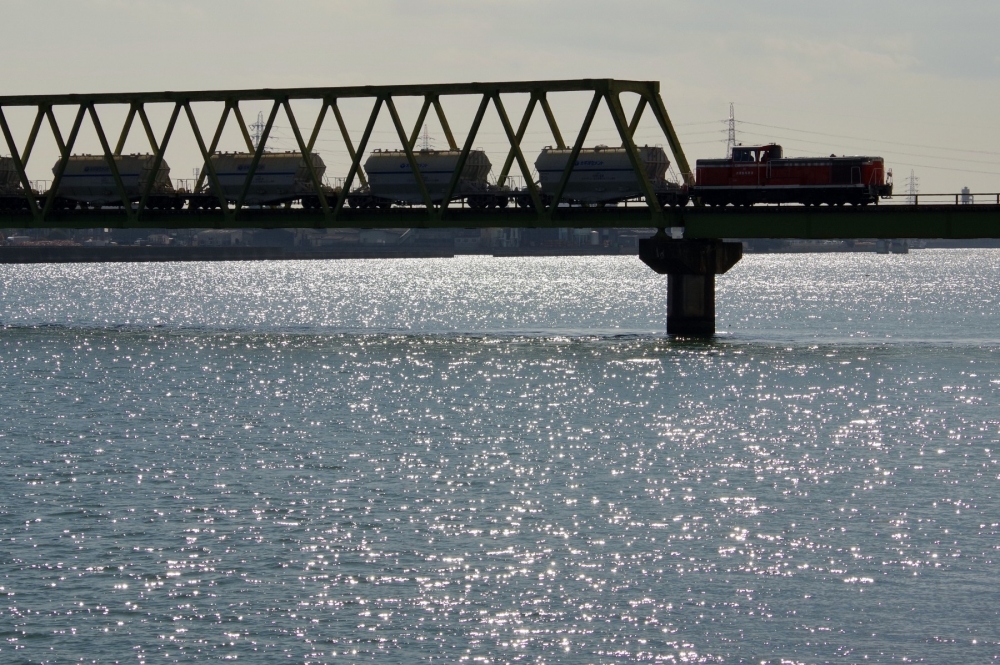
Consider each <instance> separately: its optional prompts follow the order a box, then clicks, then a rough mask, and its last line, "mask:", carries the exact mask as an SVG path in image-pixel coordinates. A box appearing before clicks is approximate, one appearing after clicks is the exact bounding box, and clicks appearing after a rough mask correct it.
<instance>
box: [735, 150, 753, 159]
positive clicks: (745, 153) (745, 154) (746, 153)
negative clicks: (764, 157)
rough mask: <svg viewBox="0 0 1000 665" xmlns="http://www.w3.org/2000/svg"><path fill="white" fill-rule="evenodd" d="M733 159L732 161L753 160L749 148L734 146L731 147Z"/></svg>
mask: <svg viewBox="0 0 1000 665" xmlns="http://www.w3.org/2000/svg"><path fill="white" fill-rule="evenodd" d="M733 161H734V162H752V161H754V158H753V154H752V153H751V152H750V149H749V148H734V149H733Z"/></svg>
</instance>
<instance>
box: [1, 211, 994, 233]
mask: <svg viewBox="0 0 1000 665" xmlns="http://www.w3.org/2000/svg"><path fill="white" fill-rule="evenodd" d="M677 226H683V227H685V233H684V235H685V237H687V238H804V239H829V238H954V239H963V238H1000V206H997V205H992V204H976V205H925V204H924V205H915V206H914V205H882V206H869V207H865V208H861V207H844V208H836V207H819V208H809V207H804V206H781V207H776V206H756V207H751V208H726V209H718V208H698V207H694V206H688V207H686V208H682V209H668V210H664V211H663V212H659V213H655V212H653V211H651V210H650V209H649V208H648V207H646V206H645V205H643V204H637V205H634V206H629V207H607V208H566V207H564V208H560V209H558V210H556V211H555V212H554V213H553V214H552V215H551V217H550V216H548V215H546V216H539V215H538V214H537V213H536V212H535V211H534V210H523V209H519V208H513V207H512V208H507V209H502V210H489V211H481V210H470V209H468V208H464V209H463V208H454V209H449V210H446V211H442V212H440V213H438V212H435V214H434V215H433V216H430V215H428V214H427V211H426V210H425V209H423V208H393V209H389V210H351V209H344V210H343V211H341V213H340V214H339V215H338V216H337V217H336V219H333V220H331V219H330V218H329V217H328V216H324V215H323V213H322V212H318V211H309V210H303V209H290V210H289V209H279V210H272V209H244V210H241V211H240V212H239V214H238V215H235V216H234V215H228V216H223V215H222V214H220V213H219V212H218V211H215V212H207V211H187V210H182V211H158V210H148V211H145V212H144V214H143V216H142V217H141V218H140V219H136V218H134V217H133V218H129V217H127V216H126V215H125V214H124V212H122V211H121V210H114V209H106V210H76V211H72V212H58V211H54V212H52V213H51V214H50V215H49V217H48V218H46V219H45V220H44V221H38V220H37V219H36V218H33V217H32V216H31V215H29V214H26V213H25V214H12V213H9V212H7V213H2V214H0V227H6V228H162V229H185V228H217V229H218V228H317V229H322V228H366V229H377V228H470V229H471V228H489V227H510V228H542V227H550V228H552V227H572V228H635V227H677Z"/></svg>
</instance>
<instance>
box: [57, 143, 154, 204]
mask: <svg viewBox="0 0 1000 665" xmlns="http://www.w3.org/2000/svg"><path fill="white" fill-rule="evenodd" d="M154 161H155V157H154V156H153V155H149V154H145V155H116V156H115V167H116V168H117V169H118V176H119V177H120V178H121V181H122V185H123V187H124V189H125V195H126V196H127V197H128V199H129V201H132V202H135V201H138V200H139V199H140V198H141V197H142V194H143V192H144V191H145V189H146V184H147V183H148V182H149V180H150V178H152V177H153V162H154ZM58 168H59V162H56V164H55V166H53V167H52V173H53V175H55V173H56V171H57V170H58ZM150 193H151V194H152V195H153V196H152V197H151V198H150V200H149V201H148V203H149V205H150V207H154V208H155V207H167V206H168V204H169V205H170V206H172V205H174V199H173V194H174V186H173V184H172V183H171V182H170V167H169V166H167V163H166V162H165V161H162V162H160V168H159V170H158V171H157V173H156V176H155V181H154V183H153V188H152V189H151V190H150ZM56 196H57V197H59V198H60V199H62V200H63V201H64V202H70V203H80V204H83V205H88V204H89V205H94V206H102V205H112V206H120V205H121V204H122V197H121V194H120V193H119V192H118V187H117V186H116V185H115V178H114V176H113V175H112V173H111V166H110V165H109V164H108V162H107V160H106V159H105V158H104V156H103V155H70V158H69V161H68V162H67V163H66V169H65V170H64V171H63V175H62V180H60V182H59V189H58V191H57V192H56Z"/></svg>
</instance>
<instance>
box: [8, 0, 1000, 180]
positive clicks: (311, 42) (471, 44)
mask: <svg viewBox="0 0 1000 665" xmlns="http://www.w3.org/2000/svg"><path fill="white" fill-rule="evenodd" d="M0 9H2V11H3V16H4V27H5V30H4V50H5V52H6V53H7V54H8V59H7V66H6V67H5V68H4V74H3V79H2V80H3V87H2V91H0V94H25V93H65V92H96V91H102V92H104V91H108V92H111V91H134V90H165V89H172V90H183V89H226V88H254V87H295V86H337V85H354V84H391V83H437V82H459V81H474V80H478V81H490V80H527V79H550V78H584V77H589V78H594V77H614V78H627V79H653V80H658V81H660V82H662V94H663V98H664V101H665V102H666V105H667V108H668V110H669V112H670V114H671V116H672V119H673V121H674V123H675V124H676V126H677V129H678V132H679V134H680V137H681V141H682V143H683V144H684V146H685V150H686V152H687V156H688V158H689V159H690V160H691V161H692V162H693V161H694V160H695V159H697V158H699V157H716V156H722V155H723V154H724V151H725V144H724V141H725V134H724V130H725V125H724V124H723V123H722V122H721V121H722V120H723V119H724V118H725V117H726V116H727V115H728V112H729V102H734V103H735V105H736V116H737V119H738V120H740V121H741V122H740V124H739V126H738V129H739V138H740V139H741V140H742V141H743V142H746V143H753V142H764V141H770V140H773V141H777V142H780V143H782V144H783V145H784V146H785V149H786V154H788V155H807V154H830V153H832V152H836V153H838V154H841V153H845V154H876V155H882V156H884V157H885V158H886V160H887V163H888V165H889V166H891V167H893V168H894V170H895V174H896V182H897V191H899V189H900V188H901V186H902V181H903V180H904V178H905V176H908V175H909V173H910V170H911V169H913V170H914V171H915V172H916V174H917V176H919V178H920V188H921V191H923V192H931V191H955V190H957V189H958V188H960V187H961V186H963V185H969V186H970V187H972V188H973V189H974V190H978V191H988V192H997V191H1000V129H998V110H1000V108H998V107H1000V104H998V102H1000V85H998V83H1000V45H998V44H1000V40H998V39H997V34H998V31H1000V3H997V2H995V0H994V1H992V2H987V1H968V2H961V1H957V2H950V3H947V4H946V3H941V2H924V1H914V0H910V1H909V2H902V1H888V2H871V1H870V0H869V1H866V2H855V1H844V0H841V1H840V2H824V3H819V2H802V0H798V1H795V2H791V1H785V0H754V1H753V2H748V1H747V0H742V1H737V0H718V1H715V2H712V1H709V0H701V1H699V2H694V1H690V2H689V1H682V2H667V1H659V2H657V1H652V0H617V1H615V2H610V1H607V0H605V1H603V2H597V1H595V0H572V1H570V0H550V1H545V0H535V1H534V2H525V1H522V0H503V1H502V2H501V1H498V0H497V1H494V0H466V1H465V2H458V1H454V0H428V1H424V2H420V1H417V0H407V1H404V0H365V1H363V2H350V3H348V2H338V1H336V0H325V1H320V0H281V1H280V2H279V1H277V0H271V1H267V2H265V1H261V0H240V1H235V0H200V1H198V2H194V1H191V0H170V1H169V2H167V1H165V0H30V1H14V0H0ZM519 105H523V102H520V103H519ZM516 106H517V104H514V102H512V105H511V109H509V110H510V111H511V114H512V115H519V109H517V108H516ZM260 108H263V107H260ZM451 108H454V111H453V112H454V113H455V114H456V118H455V120H454V122H453V124H454V125H455V129H456V131H462V130H464V129H465V127H467V124H468V118H469V117H471V109H470V108H469V105H468V104H467V103H461V102H455V103H453V104H452V107H451ZM257 110H259V109H258V107H252V108H251V107H250V106H248V108H247V109H246V110H245V112H246V114H247V115H248V116H252V117H256V112H257ZM401 110H402V111H403V113H404V115H406V116H408V117H410V118H412V117H413V116H414V115H415V109H414V108H412V106H411V105H406V104H403V105H401ZM556 110H557V113H559V114H560V120H561V122H562V124H563V131H564V134H566V135H567V136H569V135H573V134H575V130H576V129H577V126H578V123H579V118H580V117H581V116H582V115H583V113H584V111H585V110H586V100H580V99H566V100H562V101H561V102H557V103H556ZM296 112H297V113H299V109H298V108H296ZM301 113H302V115H303V116H304V117H301V118H300V122H301V123H303V124H311V122H312V120H313V118H314V117H315V116H314V115H312V114H314V113H315V111H314V110H309V109H308V107H307V106H303V107H302V112H301ZM366 113H367V110H365V109H363V108H361V107H360V106H357V107H356V108H355V107H351V108H349V109H348V121H349V124H350V125H351V126H352V130H353V131H354V132H355V133H356V135H360V133H361V129H362V126H363V122H364V117H365V114H366ZM210 115H211V114H210V113H209V112H208V111H205V116H204V121H203V125H204V127H208V126H209V125H211V124H213V121H212V119H211V118H210ZM154 116H155V117H156V118H157V120H156V122H157V123H159V124H160V126H162V123H163V116H162V114H156V113H154ZM68 117H69V116H68V115H67V114H66V113H63V114H61V115H60V118H68ZM108 117H109V120H108V121H107V124H108V125H109V127H108V132H109V133H116V131H117V130H116V129H114V124H115V123H116V122H117V123H119V126H120V122H121V120H115V118H117V116H115V115H114V114H113V113H112V114H110V115H109V116H108ZM216 119H217V116H216ZM12 120H13V121H14V122H15V124H17V125H18V127H19V129H18V132H19V134H20V135H21V136H23V135H24V134H26V131H27V129H26V128H25V127H23V125H24V124H25V121H24V119H23V118H22V117H21V116H19V115H18V114H16V113H15V114H13V116H12ZM411 121H412V120H411ZM64 122H65V124H66V127H67V129H68V125H69V120H68V119H67V120H64ZM204 127H203V129H204ZM331 129H332V128H331ZM654 129H655V128H654V127H653V126H652V125H648V126H645V127H643V128H642V130H641V132H640V135H639V139H640V142H650V143H663V140H662V135H661V136H659V137H658V136H657V135H656V132H655V131H654ZM543 130H544V126H543V125H533V126H532V133H531V134H530V135H529V141H528V143H529V146H528V148H529V149H532V150H533V149H535V148H537V147H540V146H541V145H544V144H548V143H551V139H550V138H549V137H547V136H546V135H545V133H544V131H543ZM88 131H89V130H88ZM88 131H84V133H83V134H82V135H81V141H82V142H83V143H82V144H81V145H82V148H85V149H89V150H94V149H96V144H94V143H93V139H92V132H91V134H88ZM429 131H430V133H431V135H434V137H435V141H434V142H435V145H437V146H438V147H441V145H443V139H442V138H441V136H440V133H439V132H437V131H436V126H435V125H433V124H432V125H431V127H430V128H429ZM323 136H324V139H323V142H321V143H320V148H321V149H322V150H323V151H324V153H323V156H324V158H325V160H326V162H327V164H328V166H329V167H330V168H329V175H331V176H332V175H343V171H345V170H346V166H345V165H346V163H347V161H346V158H345V157H344V156H343V155H342V154H340V153H341V151H342V146H340V144H339V142H338V140H337V139H336V135H335V133H334V132H332V131H331V132H325V133H324V135H323ZM135 137H136V139H137V140H138V139H139V138H141V137H140V136H139V135H138V134H135ZM591 138H592V140H591V141H588V142H589V143H591V144H594V143H599V142H607V143H610V142H612V141H613V140H614V136H613V134H612V132H611V131H610V126H609V124H608V123H607V122H606V121H605V119H601V120H600V121H599V122H598V124H597V125H596V126H595V128H594V134H593V136H592V137H591ZM176 140H177V141H178V144H177V145H176V147H174V148H173V149H172V150H171V151H169V153H168V159H169V161H170V164H171V167H172V169H173V175H174V176H175V177H184V176H185V175H186V174H190V172H191V169H192V168H194V167H197V166H199V164H198V159H197V156H196V154H195V152H194V149H193V142H191V141H190V138H189V134H185V131H184V130H179V134H178V137H177V139H176ZM88 141H90V142H91V143H89V144H88ZM227 142H228V143H227V145H225V146H224V147H225V148H227V149H230V150H232V149H237V148H239V147H240V146H239V144H238V143H237V142H236V135H235V133H233V134H231V135H227ZM477 143H478V144H480V145H481V146H482V147H484V148H485V149H487V150H488V151H489V153H490V156H491V158H492V161H493V162H494V164H496V163H497V162H500V161H502V160H503V156H504V155H503V152H504V151H503V148H504V141H503V139H502V136H501V135H500V131H499V126H498V125H497V124H496V123H493V124H488V125H487V126H484V128H483V133H482V135H481V140H480V141H477ZM396 145H398V141H396V140H395V134H394V132H393V131H392V128H391V125H388V124H387V123H382V124H380V125H379V132H378V133H377V134H376V135H375V136H374V138H373V141H372V144H371V147H373V148H374V147H395V146H396ZM129 146H130V148H132V149H136V150H140V149H145V148H144V146H143V145H142V143H141V141H140V142H135V141H133V142H130V144H129ZM275 147H281V148H288V149H290V148H292V142H291V132H290V131H288V130H287V123H286V122H285V121H284V120H283V118H279V121H278V128H277V131H276V143H275ZM2 152H3V153H6V152H7V151H6V149H3V150H2ZM498 153H499V154H498ZM55 154H56V153H55V151H54V147H53V146H52V145H51V141H49V142H46V141H45V140H42V141H41V142H40V143H39V149H38V151H37V152H36V155H35V157H34V158H33V159H32V163H31V176H32V177H35V178H45V177H50V176H47V173H48V172H49V170H50V169H51V165H52V162H53V161H54V159H55Z"/></svg>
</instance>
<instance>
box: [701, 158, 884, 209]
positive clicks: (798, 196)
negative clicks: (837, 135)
mask: <svg viewBox="0 0 1000 665" xmlns="http://www.w3.org/2000/svg"><path fill="white" fill-rule="evenodd" d="M696 182H697V184H696V185H695V187H694V188H693V190H692V194H693V196H695V197H696V198H700V199H701V201H702V203H704V204H706V205H710V206H724V205H730V204H732V205H737V206H741V205H742V206H749V205H753V204H754V203H802V204H804V205H813V206H817V205H820V204H822V203H825V204H827V205H844V204H845V203H850V204H853V205H868V204H869V203H875V204H877V203H878V200H879V199H880V198H888V197H889V196H892V171H891V170H890V171H886V169H885V160H883V159H882V158H881V157H836V156H834V155H830V156H829V157H796V158H785V157H783V155H782V150H781V146H780V145H776V144H773V143H772V144H770V145H763V146H737V147H735V148H733V156H732V158H730V159H699V160H698V162H697V175H696Z"/></svg>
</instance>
